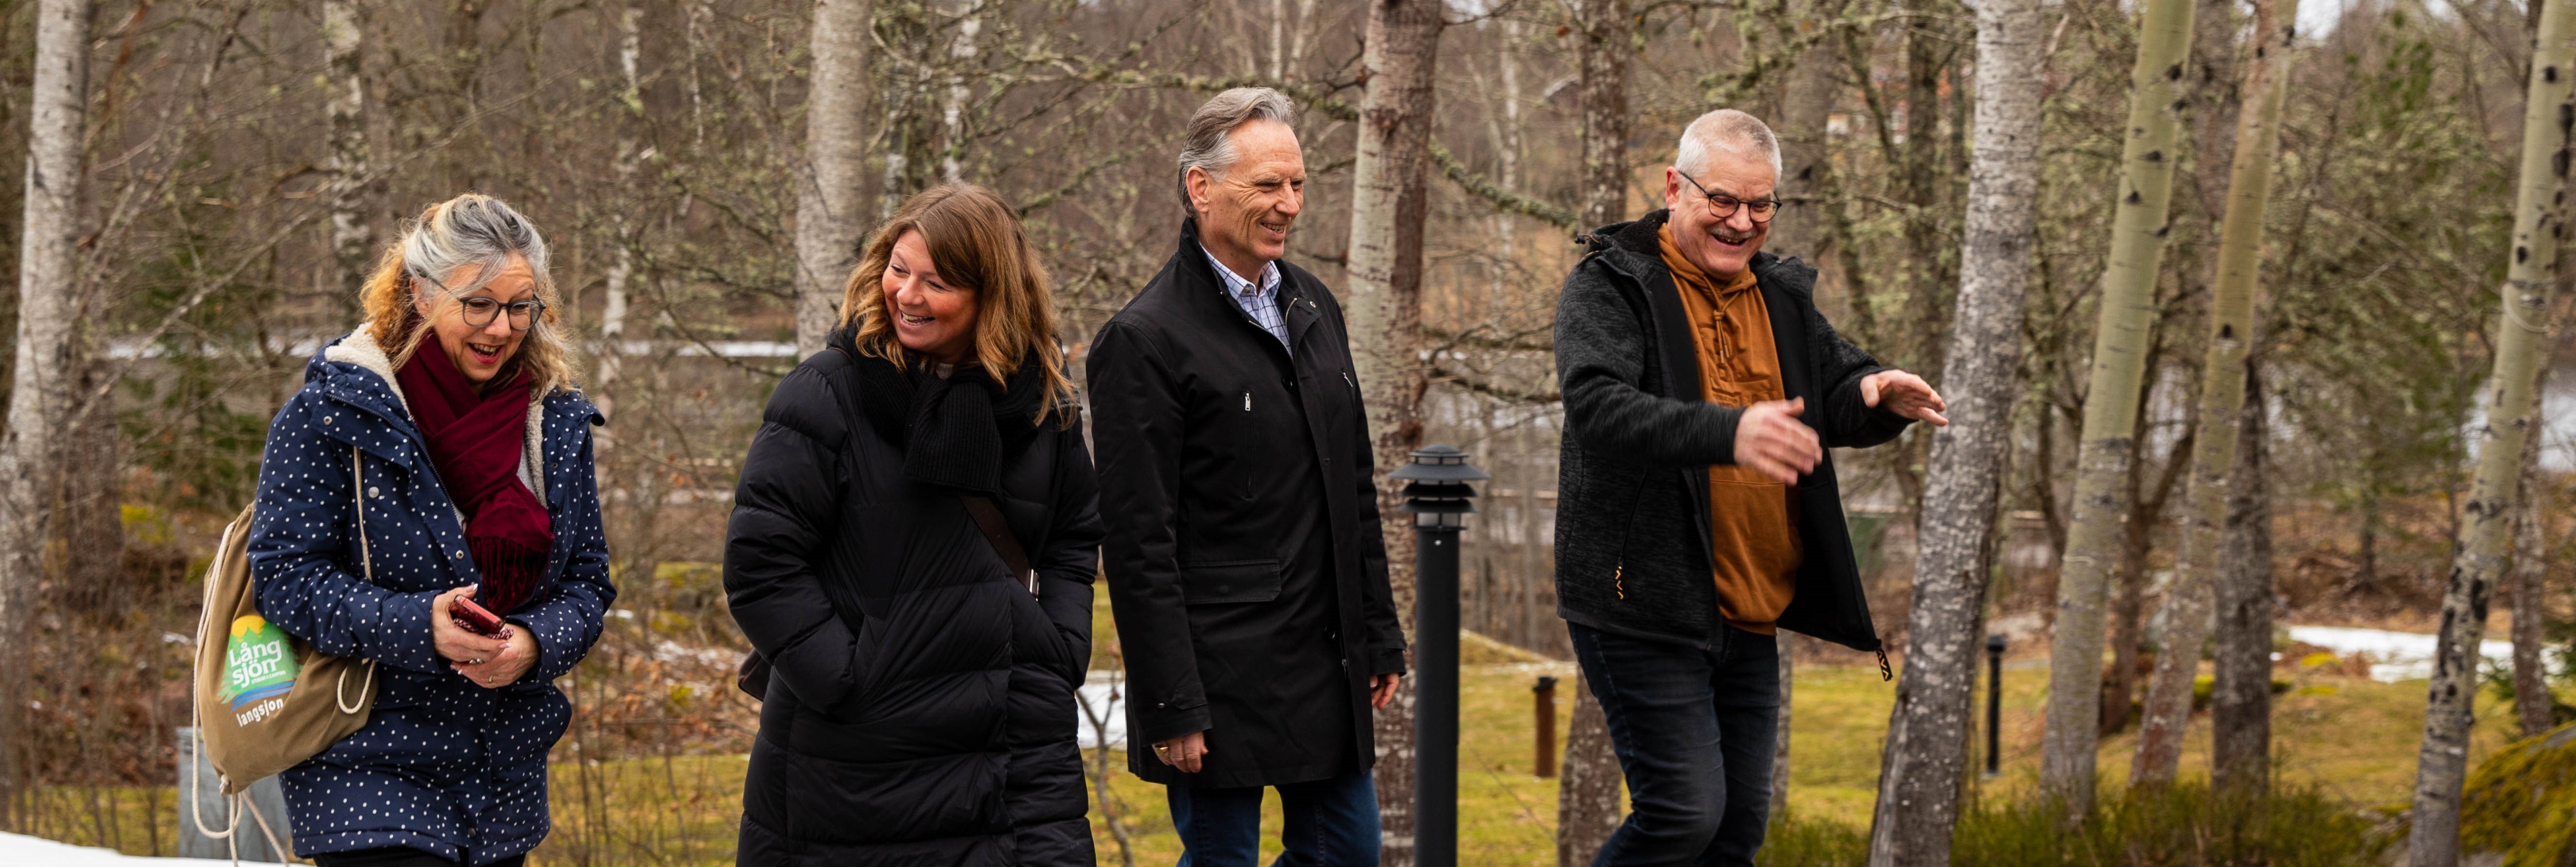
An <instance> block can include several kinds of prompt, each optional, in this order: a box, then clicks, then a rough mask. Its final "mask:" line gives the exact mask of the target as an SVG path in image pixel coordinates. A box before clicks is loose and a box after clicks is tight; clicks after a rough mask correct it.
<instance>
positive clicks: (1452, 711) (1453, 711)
mask: <svg viewBox="0 0 2576 867" xmlns="http://www.w3.org/2000/svg"><path fill="white" fill-rule="evenodd" d="M1389 475H1390V477H1391V478H1393V479H1394V480H1396V481H1401V482H1405V483H1406V484H1405V486H1404V496H1405V501H1404V510H1405V511H1407V512H1412V513H1413V539H1414V546H1413V586H1414V593H1413V605H1414V607H1413V628H1414V645H1413V665H1414V670H1415V677H1416V679H1415V681H1414V684H1415V686H1414V693H1413V694H1414V704H1413V756H1414V760H1413V773H1414V777H1413V780H1414V782H1413V843H1414V850H1413V852H1414V855H1413V863H1414V864H1415V865H1417V867H1456V865H1457V863H1458V532H1459V531H1460V530H1463V529H1465V528H1466V526H1467V516H1468V515H1470V514H1474V513H1475V511H1476V505H1475V504H1474V503H1473V502H1470V501H1471V500H1473V499H1474V498H1475V496H1476V487H1475V486H1474V485H1471V484H1468V483H1469V482H1479V481H1483V480H1485V479H1489V478H1493V477H1492V476H1489V475H1486V474H1485V471H1484V470H1480V469H1476V467H1475V465H1473V464H1470V463H1467V453H1466V452H1463V451H1459V450H1458V449H1456V448H1453V447H1450V446H1440V445H1435V446H1430V447H1427V448H1423V449H1421V450H1418V451H1415V452H1414V453H1413V462H1412V463H1409V464H1405V465H1404V466H1401V467H1397V468H1396V470H1395V472H1394V473H1391V474H1389Z"/></svg>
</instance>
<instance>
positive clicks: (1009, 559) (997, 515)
mask: <svg viewBox="0 0 2576 867" xmlns="http://www.w3.org/2000/svg"><path fill="white" fill-rule="evenodd" d="M959 499H961V500H964V501H966V514H968V515H972V516H974V518H975V529H978V530H982V531H984V541H986V542H989V543H991V544H992V546H993V553H995V554H1000V555H1002V565H1005V566H1009V567H1011V576H1012V577H1014V578H1017V579H1018V580H1019V582H1020V589H1023V590H1027V591H1029V596H1030V598H1036V596H1037V595H1038V571H1037V570H1036V569H1032V568H1029V555H1028V552H1027V551H1025V550H1022V549H1021V548H1020V540H1019V539H1018V538H1017V537H1015V536H1013V535H1011V525H1010V523H1009V522H1008V521H1005V520H1003V518H1002V510H1001V509H1000V508H997V507H995V506H994V505H993V498H991V497H960V498H959ZM733 685H734V686H735V687H736V688H738V689H741V690H742V691H743V692H745V693H748V694H750V696H751V698H752V700H753V701H764V700H767V699H768V698H769V660H768V659H765V658H763V657H762V656H761V655H760V651H757V650H754V651H752V652H750V653H746V654H743V657H742V664H741V665H738V666H735V667H734V673H733Z"/></svg>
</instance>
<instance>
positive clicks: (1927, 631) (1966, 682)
mask: <svg viewBox="0 0 2576 867" xmlns="http://www.w3.org/2000/svg"><path fill="white" fill-rule="evenodd" d="M1976 14H1977V61H1976V74H1977V79H1976V136H1977V138H1976V145H1975V147H1973V148H1971V150H1970V153H1971V154H1972V159H1973V162H1972V163H1971V164H1970V167H1969V177H1968V214H1967V227H1966V236H1965V237H1964V238H1963V239H1962V241H1961V243H1960V245H1959V274H1960V285H1959V298H1958V312H1957V316H1956V319H1957V322H1958V327H1957V329H1956V330H1954V331H1952V332H1951V334H1950V347H1949V353H1948V357H1947V358H1946V359H1945V361H1944V362H1943V365H1942V371H1941V388H1942V390H1943V392H1944V393H1945V394H1946V395H1947V396H1948V397H1949V399H1950V412H1951V415H1950V426H1949V427H1946V428H1936V429H1933V432H1932V459H1931V463H1930V464H1929V465H1928V473H1927V475H1928V476H1929V478H1928V480H1927V481H1928V488H1927V489H1926V490H1925V491H1924V495H1923V507H1922V509H1921V512H1920V515H1921V517H1920V518H1918V519H1917V520H1918V527H1917V530H1916V537H1917V538H1918V539H1919V540H1920V542H1919V545H1920V547H1919V551H1920V553H1919V554H1918V555H1917V556H1916V558H1915V572H1914V605H1913V611H1912V613H1911V614H1910V615H1909V618H1908V622H1907V627H1906V644H1905V674H1904V677H1903V678H1902V679H1900V680H1899V681H1898V682H1897V685H1896V707H1895V708H1894V709H1893V710H1892V711H1890V712H1889V714H1888V735H1887V744H1886V752H1885V753H1884V755H1883V756H1882V758H1881V761H1880V772H1879V789H1878V807H1877V810H1876V814H1875V815H1874V817H1873V818H1872V822H1871V830H1870V846H1869V863H1870V864H1871V865H1873V867H1890V865H1946V864H1948V863H1950V835H1951V830H1952V828H1953V827H1954V826H1955V825H1956V824H1957V822H1958V818H1959V793H1960V781H1961V780H1962V779H1963V776H1964V774H1965V771H1966V765H1967V752H1966V750H1965V747H1966V745H1967V743H1968V737H1969V732H1970V728H1969V716H1970V713H1971V702H1970V701H1969V698H1970V696H1971V695H1972V694H1973V693H1974V689H1975V686H1976V675H1977V659H1978V655H1979V654H1978V650H1979V648H1980V646H1981V645H1982V642H1981V641H1980V636H1979V635H1978V632H1979V631H1980V630H1981V628H1982V627H1981V625H1982V624H1983V622H1984V619H1985V618H1984V617H1983V613H1984V610H1985V598H1986V582H1987V577H1988V571H1987V570H1988V566H1989V562H1990V557H1989V554H1990V552H1991V551H1992V550H1993V545H1992V543H1991V541H1990V537H1991V536H1992V535H1993V530H1994V518H1995V504H1996V501H1997V497H1998V495H1999V489H2000V485H2001V484H2002V481H2003V465H2004V458H2005V455H2006V453H2007V452H2008V451H2009V450H2010V449H2011V445H2012V413H2013V398H2014V396H2015V395H2016V394H2017V393H2018V392H2019V391H2020V386H2019V382H2018V379H2019V377H2018V375H2017V374H2018V373H2019V369H2020V363H2021V319H2022V298H2023V294H2024V292H2025V290H2026V289H2027V288H2028V286H2029V284H2030V276H2031V255H2032V247H2033V244H2034V243H2035V237H2036V231H2035V227H2036V221H2037V212H2036V211H2035V210H2034V209H2032V208H2031V207H2030V202H2032V201H2034V200H2035V199H2037V197H2038V195H2039V104H2040V85H2041V82H2042V81H2043V79H2042V77H2041V76H2040V74H2039V72H2040V64H2041V62H2042V61H2043V60H2044V59H2045V58H2044V57H2043V56H2042V54H2041V42H2042V40H2044V39H2045V38H2046V36H2047V34H2046V33H2045V31H2044V22H2043V21H2042V20H2041V18H2040V4H2039V2H2038V0H1984V2H1980V3H1978V4H1977V5H1976Z"/></svg>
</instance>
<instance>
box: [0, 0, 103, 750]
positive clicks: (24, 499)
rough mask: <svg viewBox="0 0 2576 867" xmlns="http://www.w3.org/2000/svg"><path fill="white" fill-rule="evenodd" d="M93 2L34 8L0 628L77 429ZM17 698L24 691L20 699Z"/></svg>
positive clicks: (9, 658) (2, 443)
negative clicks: (78, 244)
mask: <svg viewBox="0 0 2576 867" xmlns="http://www.w3.org/2000/svg"><path fill="white" fill-rule="evenodd" d="M89 17H90V4H89V2H88V0H43V2H41V3H39V4H38V5H37V7H36V28H35V29H36V51H35V69H34V76H33V78H34V82H33V87H32V88H31V89H30V91H29V93H28V106H27V170H26V184H27V189H26V201H25V204H24V207H25V211H24V214H23V217H22V222H21V224H20V225H21V226H22V229H21V231H20V235H19V242H18V256H19V258H18V333H17V343H16V361H15V364H16V366H15V367H14V368H13V369H12V372H11V380H10V390H9V415H8V422H9V426H8V429H7V431H6V433H5V434H0V618H7V619H8V621H9V622H20V621H23V620H25V619H26V618H25V614H24V610H25V607H26V606H27V604H28V603H29V602H31V601H32V600H33V599H34V598H35V591H36V587H37V585H38V584H39V582H41V581H42V580H43V578H44V576H43V570H44V567H45V562H44V550H45V540H46V537H47V535H48V530H49V529H50V527H49V521H50V518H51V514H52V512H53V508H52V506H53V504H52V502H51V499H52V493H53V486H54V484H55V483H56V482H57V481H58V479H59V477H60V476H61V469H62V467H61V463H62V449H63V447H64V445H65V442H64V440H65V438H66V435H67V433H68V425H69V423H70V422H71V421H72V419H71V415H72V413H71V412H70V410H71V409H72V407H73V403H72V402H73V399H74V397H73V395H72V393H71V392H72V388H73V385H74V383H75V382H76V378H75V376H74V373H75V368H74V365H75V363H76V359H77V358H78V355H79V347H78V340H79V332H78V321H77V320H78V308H79V298H78V294H79V286H78V283H77V280H78V274H77V273H76V272H77V270H78V267H79V264H80V257H79V251H78V250H77V249H75V247H74V238H75V237H76V233H77V232H78V231H79V227H80V194H81V184H82V181H83V178H82V170H81V169H82V167H81V139H82V135H83V133H84V131H85V130H86V127H87V123H88V117H87V111H88V107H89V81H88V71H89V70H88V60H89V26H90V21H89ZM18 632H19V630H11V631H10V633H9V634H8V635H7V636H0V642H6V644H0V666H5V670H6V671H9V672H11V673H12V674H13V675H14V676H17V677H23V676H24V675H23V672H24V670H25V667H24V666H23V665H19V664H17V662H16V660H19V659H22V658H23V656H24V653H25V647H24V646H23V645H21V644H19V642H18V639H17V638H16V635H17V634H18ZM20 692H23V690H20ZM19 704H20V703H19V702H16V701H10V702H0V707H5V710H0V794H10V795H14V794H15V792H16V787H17V785H18V784H19V783H20V782H23V780H22V779H21V775H22V773H23V771H24V767H23V766H22V765H21V764H20V760H21V759H22V758H23V757H22V756H21V755H20V754H19V752H18V750H19V745H20V744H22V743H24V741H23V740H22V739H21V738H20V737H19V724H20V720H21V719H22V712H21V710H20V709H19Z"/></svg>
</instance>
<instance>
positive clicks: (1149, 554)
mask: <svg viewBox="0 0 2576 867" xmlns="http://www.w3.org/2000/svg"><path fill="white" fill-rule="evenodd" d="M1279 270H1280V275H1281V280H1280V288H1279V307H1280V311H1281V314H1282V317H1283V318H1284V319H1285V320H1286V323H1287V331H1288V339H1289V342H1290V345H1293V346H1294V347H1295V350H1294V351H1293V352H1291V351H1290V350H1289V349H1288V348H1287V346H1283V345H1282V344H1281V343H1280V341H1279V339H1278V338H1276V337H1273V336H1271V334H1270V332H1269V331H1267V330H1264V329H1263V328H1262V327H1261V326H1260V325H1259V324H1257V323H1255V322H1253V320H1252V318H1251V317H1249V316H1247V315H1245V314H1244V312H1243V311H1242V309H1241V308H1239V307H1237V306H1236V305H1235V303H1234V301H1233V300H1232V299H1229V298H1227V297H1226V294H1225V290H1224V288H1223V284H1222V283H1220V282H1219V281H1218V280H1217V276H1216V271H1215V270H1214V268H1213V266H1211V265H1210V264H1209V262H1208V257H1207V254H1206V253H1204V252H1202V251H1201V249H1200V247H1199V242H1198V232H1197V228H1196V226H1195V224H1194V223H1184V224H1183V226H1182V230H1181V242H1180V249H1179V250H1178V251H1176V252H1174V253H1173V254H1172V258H1171V260H1170V261H1169V262H1166V263H1164V265H1163V270H1162V273H1160V274H1157V275H1155V277H1154V279H1153V281H1152V282H1150V283H1147V284H1146V285H1145V289H1144V291H1142V292H1139V293H1137V295H1136V298H1135V300H1133V301H1130V302H1128V304H1127V307H1126V309H1124V310H1121V311H1119V312H1118V315H1116V316H1114V317H1111V318H1110V320H1109V322H1108V323H1107V324H1106V325H1103V326H1102V327H1101V329H1100V332H1099V334H1098V336H1096V337H1095V338H1094V339H1093V342H1092V345H1091V349H1090V353H1089V359H1088V361H1087V363H1086V364H1087V367H1088V376H1089V380H1090V395H1091V406H1092V444H1093V449H1094V451H1095V453H1096V455H1097V457H1098V459H1099V462H1100V504H1101V514H1102V516H1103V517H1104V519H1105V521H1104V523H1105V524H1106V525H1107V527H1108V533H1109V535H1108V541H1107V543H1106V544H1105V545H1104V546H1103V549H1102V552H1103V563H1104V565H1105V567H1106V570H1105V571H1106V574H1107V578H1108V581H1109V600H1110V603H1111V605H1112V606H1113V608H1114V609H1115V613H1116V614H1117V619H1118V638H1119V642H1120V645H1121V647H1123V648H1124V651H1125V656H1126V664H1127V676H1128V685H1127V702H1128V713H1127V719H1128V729H1127V731H1128V742H1129V743H1130V744H1131V745H1132V746H1131V748H1130V749H1129V750H1128V766H1129V768H1130V769H1131V770H1133V771H1134V772H1135V773H1136V775H1137V776H1139V777H1143V778H1144V779H1146V780H1149V781H1152V782H1157V783H1164V784H1178V785H1192V786H1266V785H1281V784H1286V783H1296V782H1305V781H1311V780H1319V779H1325V778H1328V777H1333V776H1337V775H1340V774H1344V773H1350V772H1353V771H1356V770H1359V769H1363V768H1368V767H1371V766H1372V765H1374V764H1375V755H1374V749H1373V746H1372V739H1371V737H1370V709H1369V705H1368V684H1369V678H1370V677H1371V676H1372V675H1377V674H1395V673H1401V672H1402V671H1403V670H1404V636H1403V634H1402V633H1401V632H1400V631H1399V629H1398V627H1397V625H1396V617H1395V608H1394V604H1393V602H1392V601H1391V599H1390V596H1391V594H1390V593H1389V592H1388V589H1387V578H1386V542H1385V539H1384V537H1383V536H1382V535H1381V533H1380V531H1379V529H1378V510H1377V492H1376V488H1375V487H1374V486H1373V485H1372V483H1371V478H1370V477H1371V474H1372V473H1373V471H1374V467H1375V464H1374V462H1373V461H1372V460H1371V456H1370V453H1369V439H1368V420H1367V417H1366V415H1365V414H1364V411H1363V410H1362V408H1361V403H1360V393H1359V385H1358V380H1357V379H1356V378H1355V377H1354V376H1353V375H1352V372H1351V354H1350V343H1349V338H1348V337H1347V336H1346V332H1345V330H1344V328H1343V326H1342V311H1341V306H1340V305H1338V304H1336V303H1334V301H1333V296H1332V293H1331V292H1330V291H1328V290H1326V289H1325V288H1324V284H1323V282H1322V281H1320V280H1317V279H1315V275H1313V274H1309V273H1307V272H1306V271H1305V269H1302V268H1299V267H1297V266H1295V265H1291V264H1289V263H1287V262H1285V261H1282V262H1280V263H1279ZM1195 731H1205V732H1207V742H1208V748H1209V750H1210V752H1209V754H1208V756H1207V758H1206V764H1205V767H1203V768H1202V769H1201V770H1200V772H1199V773H1197V774H1183V773H1181V772H1179V771H1178V770H1176V769H1174V768H1171V767H1168V766H1166V765H1164V764H1163V763H1162V762H1160V761H1158V760H1157V759H1156V758H1155V757H1154V752H1153V750H1152V749H1150V748H1149V745H1150V744H1152V743H1154V742H1155V741H1160V740H1165V739H1169V738H1174V737H1178V736H1181V735H1185V734H1189V733H1191V732H1195Z"/></svg>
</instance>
